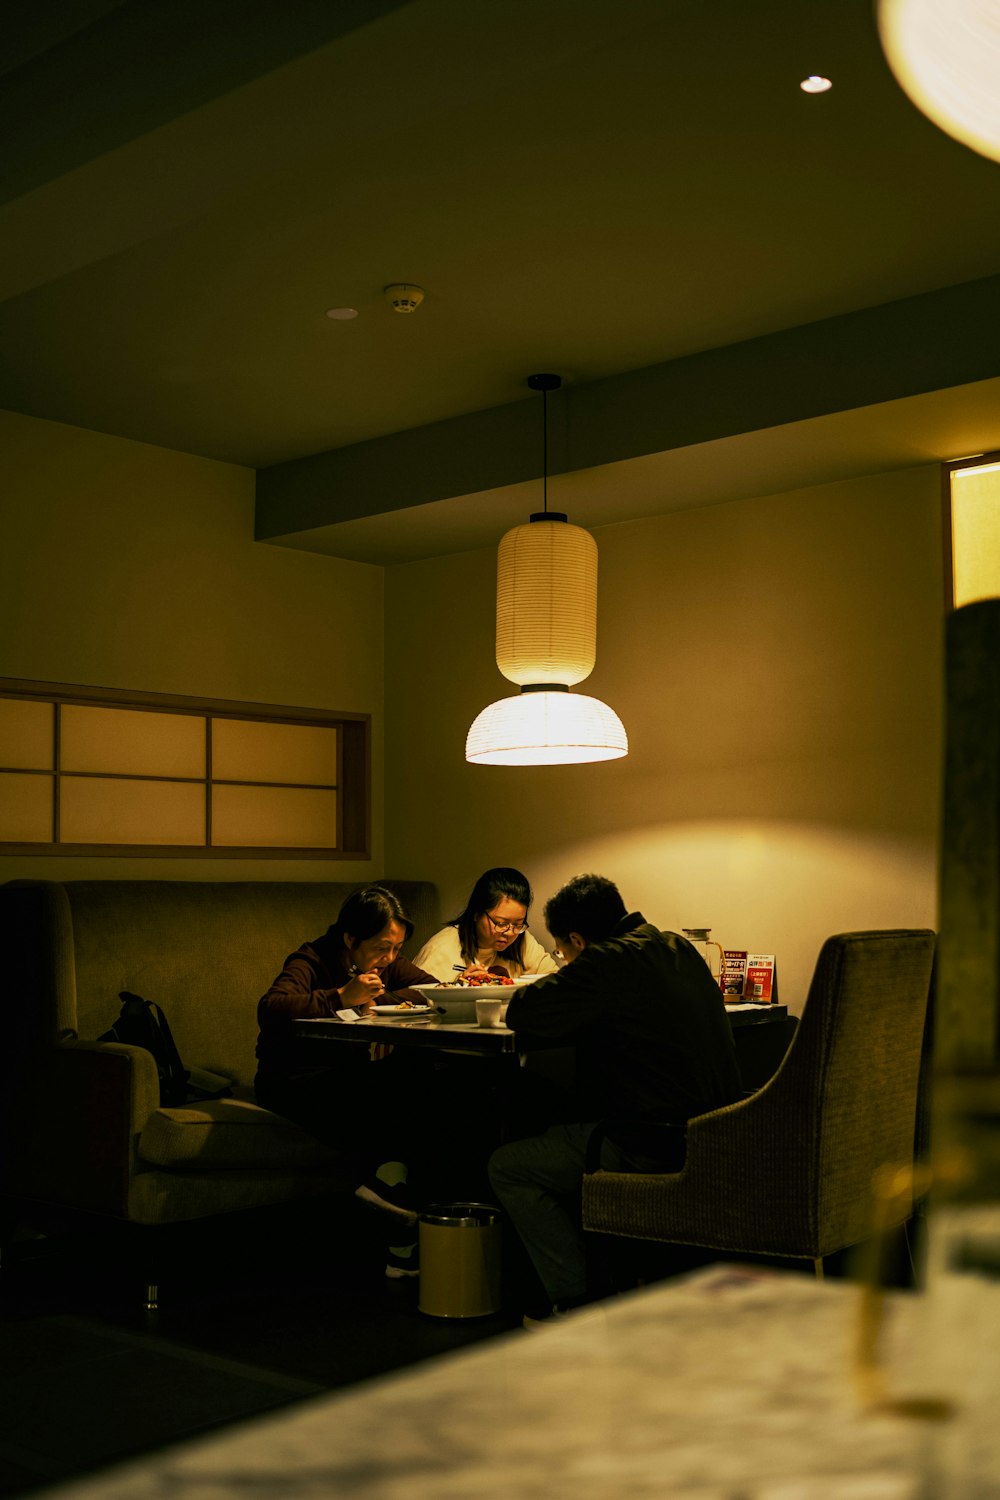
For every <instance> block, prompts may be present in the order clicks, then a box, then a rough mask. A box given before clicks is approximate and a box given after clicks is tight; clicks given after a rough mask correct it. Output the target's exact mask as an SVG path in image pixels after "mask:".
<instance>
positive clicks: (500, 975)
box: [442, 969, 514, 989]
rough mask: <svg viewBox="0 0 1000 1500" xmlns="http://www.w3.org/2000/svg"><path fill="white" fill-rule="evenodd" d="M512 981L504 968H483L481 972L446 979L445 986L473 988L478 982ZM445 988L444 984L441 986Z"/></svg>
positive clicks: (500, 982)
mask: <svg viewBox="0 0 1000 1500" xmlns="http://www.w3.org/2000/svg"><path fill="white" fill-rule="evenodd" d="M513 983H514V981H513V979H511V977H510V975H509V974H508V973H507V972H506V970H504V969H485V970H484V971H483V972H482V973H481V974H463V975H462V976H461V978H459V979H452V980H449V981H448V984H447V988H448V989H451V988H452V987H453V986H455V985H457V986H458V988H459V989H475V988H476V987H477V986H478V985H480V984H509V985H513ZM442 988H445V986H442Z"/></svg>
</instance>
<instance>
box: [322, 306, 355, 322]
mask: <svg viewBox="0 0 1000 1500" xmlns="http://www.w3.org/2000/svg"><path fill="white" fill-rule="evenodd" d="M326 315H327V317H328V318H332V319H333V320H334V322H335V323H346V322H347V321H348V320H349V319H350V318H356V317H357V315H358V310H357V308H356V307H328V308H327V310H326Z"/></svg>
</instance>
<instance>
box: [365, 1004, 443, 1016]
mask: <svg viewBox="0 0 1000 1500" xmlns="http://www.w3.org/2000/svg"><path fill="white" fill-rule="evenodd" d="M372 1010H373V1011H374V1012H375V1014H376V1015H377V1016H426V1015H430V1014H432V1013H433V1012H432V1011H431V1008H430V1007H429V1006H427V1005H373V1006H372Z"/></svg>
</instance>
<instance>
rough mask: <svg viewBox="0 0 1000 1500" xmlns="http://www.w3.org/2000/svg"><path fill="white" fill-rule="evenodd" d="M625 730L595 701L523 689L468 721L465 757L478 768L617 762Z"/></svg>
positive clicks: (623, 748) (625, 748)
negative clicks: (603, 761)
mask: <svg viewBox="0 0 1000 1500" xmlns="http://www.w3.org/2000/svg"><path fill="white" fill-rule="evenodd" d="M627 754H628V736H627V734H626V733H625V726H624V724H623V723H622V721H621V719H619V717H618V715H617V714H616V713H615V711H614V709H611V708H609V707H608V705H607V704H606V703H602V702H601V700H600V699H599V698H588V697H587V695H586V694H585V693H571V692H569V691H568V690H567V689H563V690H562V691H560V690H559V689H558V688H552V689H545V688H542V689H535V690H532V689H531V688H530V687H528V688H524V689H522V691H521V692H520V693H519V694H518V696H517V697H516V698H501V699H500V700H499V701H498V702H497V703H491V704H490V705H489V707H488V708H484V709H483V711H482V713H481V714H480V715H479V716H478V717H477V718H476V719H474V720H473V723H472V727H471V729H470V730H469V733H468V737H467V739H466V742H465V758H466V760H468V761H471V762H472V763H473V764H474V765H481V766H560V765H573V764H576V765H580V764H583V763H585V762H587V761H598V760H619V759H621V757H622V756H623V755H627Z"/></svg>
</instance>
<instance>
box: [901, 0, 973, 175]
mask: <svg viewBox="0 0 1000 1500" xmlns="http://www.w3.org/2000/svg"><path fill="white" fill-rule="evenodd" d="M878 27H879V36H880V38H881V42H882V50H883V52H884V53H885V55H886V59H887V61H888V63H889V66H890V68H891V69H892V71H893V73H894V74H895V76H896V79H897V81H898V82H899V84H900V86H901V88H902V89H903V90H904V92H905V93H906V94H908V95H909V97H910V99H912V101H913V103H914V104H915V105H916V106H917V108H918V109H920V110H922V111H923V113H924V114H925V115H926V116H927V117H928V119H930V120H933V122H934V124H935V125H937V126H939V127H940V129H942V130H944V131H946V132H947V133H948V134H949V135H951V136H954V137H955V139H956V140H959V141H961V142H962V144H963V145H966V146H970V147H971V148H972V150H973V151H978V152H979V153H980V154H981V155H983V156H988V157H990V158H992V160H994V161H1000V89H998V87H997V79H998V78H1000V7H998V6H997V3H996V0H944V3H942V0H880V4H879V13H878Z"/></svg>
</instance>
